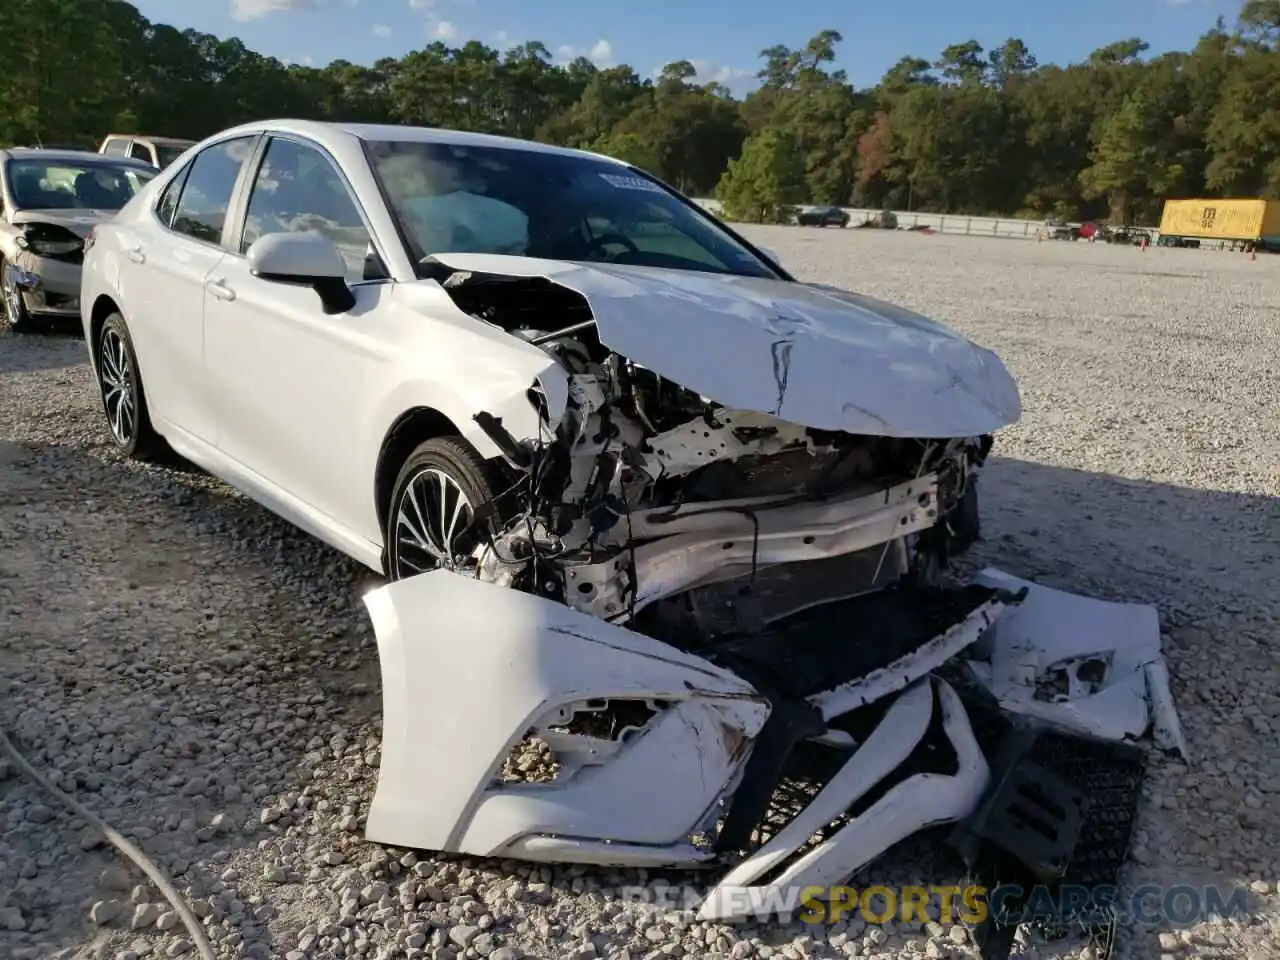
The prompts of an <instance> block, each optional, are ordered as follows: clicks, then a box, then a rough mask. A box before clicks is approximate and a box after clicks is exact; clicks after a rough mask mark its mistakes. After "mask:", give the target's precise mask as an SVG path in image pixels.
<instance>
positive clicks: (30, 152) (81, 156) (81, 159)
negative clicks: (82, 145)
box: [0, 147, 155, 170]
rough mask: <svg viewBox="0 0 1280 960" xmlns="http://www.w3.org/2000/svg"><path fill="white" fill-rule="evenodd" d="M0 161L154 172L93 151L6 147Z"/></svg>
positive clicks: (140, 163)
mask: <svg viewBox="0 0 1280 960" xmlns="http://www.w3.org/2000/svg"><path fill="white" fill-rule="evenodd" d="M0 159H7V160H32V159H34V160H49V161H54V160H65V161H67V162H69V163H123V164H126V165H127V166H131V167H136V168H138V169H139V170H154V169H155V168H154V167H152V166H151V164H149V163H144V162H143V161H141V160H133V159H131V158H129V157H106V156H103V155H102V154H100V153H98V152H97V151H95V150H51V149H46V148H44V147H7V148H3V149H0Z"/></svg>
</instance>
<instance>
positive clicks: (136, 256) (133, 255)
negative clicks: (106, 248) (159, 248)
mask: <svg viewBox="0 0 1280 960" xmlns="http://www.w3.org/2000/svg"><path fill="white" fill-rule="evenodd" d="M129 259H130V260H132V261H133V262H134V263H146V262H147V255H146V254H145V253H143V252H142V247H141V245H139V246H136V247H134V248H133V249H132V250H130V251H129Z"/></svg>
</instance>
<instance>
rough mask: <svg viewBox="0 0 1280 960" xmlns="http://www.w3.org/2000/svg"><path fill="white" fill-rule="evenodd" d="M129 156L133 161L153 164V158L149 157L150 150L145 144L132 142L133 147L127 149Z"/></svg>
mask: <svg viewBox="0 0 1280 960" xmlns="http://www.w3.org/2000/svg"><path fill="white" fill-rule="evenodd" d="M129 156H131V157H133V159H135V160H142V161H143V162H144V163H155V162H156V160H155V157H153V156H151V148H150V147H149V146H147V144H145V143H139V142H138V141H136V140H135V141H134V142H133V146H131V147H130V148H129Z"/></svg>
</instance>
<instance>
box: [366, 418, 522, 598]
mask: <svg viewBox="0 0 1280 960" xmlns="http://www.w3.org/2000/svg"><path fill="white" fill-rule="evenodd" d="M503 489H504V485H503V483H502V477H501V475H500V473H499V471H498V470H497V469H496V468H495V467H494V466H493V464H490V463H487V462H486V461H485V460H484V458H483V457H481V456H480V454H479V453H478V452H477V451H476V449H475V448H474V447H473V446H471V444H469V443H467V441H465V440H463V439H462V438H461V437H434V438H432V439H430V440H427V441H425V442H424V443H420V444H418V446H417V447H415V448H414V450H413V452H412V453H410V454H409V456H408V458H407V459H406V460H405V462H404V465H403V466H401V468H400V473H399V474H398V475H397V477H396V483H395V486H394V487H393V488H392V492H391V501H390V502H389V503H388V505H387V519H386V528H385V530H384V532H383V543H385V544H386V566H387V570H386V573H387V577H388V578H389V579H391V580H403V579H405V578H406V577H412V576H415V575H417V574H419V573H425V572H426V571H428V570H435V569H456V568H457V567H458V566H459V565H461V564H462V563H464V562H465V560H466V559H467V558H469V557H470V556H471V554H472V553H473V552H474V551H475V549H476V548H477V547H479V546H480V545H481V544H482V543H483V542H484V541H485V540H486V539H488V538H489V537H491V536H496V535H497V533H498V532H499V530H500V529H501V527H502V523H501V517H500V516H499V511H498V510H493V512H492V514H491V515H490V516H489V518H488V519H487V520H483V519H482V520H481V521H480V522H479V523H474V521H475V517H476V511H477V510H478V509H479V508H480V507H482V506H484V505H486V504H489V503H491V502H492V501H493V500H494V498H495V497H496V496H497V495H498V494H499V493H500V492H501V491H502V490H503ZM486 509H491V510H492V509H493V508H486Z"/></svg>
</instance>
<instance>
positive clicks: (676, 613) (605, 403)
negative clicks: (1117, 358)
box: [444, 273, 992, 646]
mask: <svg viewBox="0 0 1280 960" xmlns="http://www.w3.org/2000/svg"><path fill="white" fill-rule="evenodd" d="M444 285H445V287H446V289H448V290H449V292H450V295H451V296H452V297H453V298H454V300H455V302H456V303H458V305H459V306H460V307H462V308H463V309H464V310H466V311H467V312H468V313H471V314H472V315H473V316H476V317H478V318H480V319H483V320H485V321H486V322H489V323H493V324H496V325H498V326H499V327H501V328H502V329H504V330H505V331H507V332H509V333H511V334H513V335H515V336H519V337H522V338H524V339H526V340H528V341H529V342H530V343H533V344H536V345H537V346H539V347H540V348H541V349H543V350H545V351H547V352H548V353H549V354H551V355H552V356H553V357H554V358H555V359H556V360H557V362H558V363H559V365H560V366H561V367H562V368H563V369H564V371H565V372H566V375H567V377H568V404H567V407H566V409H565V412H564V414H563V416H561V417H559V419H558V422H555V423H554V424H553V423H552V422H551V418H550V417H549V416H548V414H547V411H548V404H547V399H546V397H545V396H543V395H542V392H541V390H540V388H539V387H537V386H536V385H535V386H534V387H533V388H531V390H530V401H531V402H532V403H534V404H535V405H537V406H538V407H539V409H540V411H541V412H542V414H543V421H544V423H545V424H546V432H545V435H544V436H542V437H540V438H538V439H537V440H536V441H528V440H523V441H522V440H517V439H516V438H514V437H512V436H510V434H508V433H507V432H506V431H505V429H504V427H503V425H502V423H501V422H500V421H499V420H497V419H496V418H493V417H491V416H488V415H486V414H481V415H480V416H479V417H477V422H478V423H479V425H480V427H481V428H482V429H483V430H484V431H485V432H486V433H487V434H488V435H489V436H490V437H491V438H492V439H493V440H494V442H495V443H496V444H497V445H498V446H499V448H500V449H502V450H503V451H504V455H505V459H506V461H507V464H508V466H509V467H510V468H511V469H512V470H513V471H515V473H516V474H517V476H518V479H517V481H516V483H515V486H514V489H513V490H512V491H511V492H510V493H509V494H508V495H507V496H506V498H505V500H504V502H502V503H498V504H495V510H494V511H493V516H492V517H486V518H482V519H487V520H489V522H490V523H491V529H492V536H491V538H489V539H488V541H487V542H485V543H483V544H482V545H479V546H477V547H476V548H475V550H474V553H473V555H472V557H471V558H470V559H471V563H472V566H473V569H474V572H475V574H476V576H477V577H478V578H479V579H481V580H485V581H488V582H491V583H495V584H500V585H503V586H509V587H514V588H516V589H519V590H523V591H525V592H529V593H534V594H537V595H539V596H543V597H547V598H550V599H554V600H558V601H560V602H563V603H565V604H567V605H568V606H570V607H571V608H573V609H576V610H579V611H582V612H584V613H587V614H590V615H592V616H596V617H600V618H602V619H607V620H610V621H612V622H615V623H623V622H635V624H636V626H637V627H640V628H641V629H644V630H645V631H646V632H649V633H651V634H653V635H660V636H662V637H663V639H667V640H669V641H671V640H673V638H674V637H676V636H680V637H684V638H685V640H686V642H685V643H682V644H681V645H682V646H688V645H690V644H693V643H695V642H696V638H706V637H714V636H715V635H717V634H718V633H726V632H739V631H742V630H751V629H755V630H759V629H761V628H763V626H764V625H765V624H766V623H768V622H771V621H773V620H776V619H777V618H779V617H782V616H786V615H788V614H790V613H793V612H796V611H797V610H800V609H804V608H806V607H808V606H811V605H813V604H814V603H816V602H822V601H826V600H834V599H841V598H846V597H851V596H855V595H857V594H860V593H865V592H867V591H869V590H872V589H875V588H877V587H883V586H886V585H888V584H892V583H895V582H897V581H899V580H900V579H901V578H903V577H904V576H908V575H909V576H911V577H913V578H915V579H916V580H917V581H918V582H921V583H931V582H933V580H934V578H935V577H936V574H937V572H938V570H939V569H940V568H941V567H942V566H943V564H944V563H945V560H946V558H947V556H948V555H949V554H951V553H954V552H958V551H959V550H962V549H963V548H964V547H965V546H967V545H968V541H969V540H971V539H972V537H973V535H974V532H975V531H974V526H975V524H976V513H975V511H976V499H975V498H976V487H975V483H976V478H977V473H978V470H979V468H980V467H981V465H982V463H983V461H984V460H985V458H986V456H987V454H988V452H989V451H990V449H991V444H992V438H991V437H990V436H989V435H988V436H981V437H968V438H958V439H957V438H919V439H903V438H898V437H881V436H864V435H855V434H849V433H842V432H836V431H824V430H814V429H810V428H806V427H804V426H800V425H797V424H793V423H788V422H786V421H784V420H781V419H778V418H777V417H774V416H772V415H770V414H768V413H761V412H756V411H750V410H735V409H729V408H726V407H724V406H721V405H719V404H717V403H715V402H713V401H712V400H709V399H708V398H706V397H702V396H699V395H698V394H697V393H695V392H693V391H690V390H687V389H685V388H683V387H681V386H680V385H678V384H675V383H673V382H671V381H670V380H667V379H665V378H664V377H662V376H660V375H659V374H657V373H655V372H653V371H652V370H649V369H646V368H644V367H642V366H640V365H638V364H635V363H633V362H631V361H629V360H628V359H626V358H624V357H621V356H619V355H618V354H616V353H613V352H612V351H610V350H608V349H607V348H605V347H604V346H602V345H601V344H600V341H599V339H598V337H597V336H596V331H595V325H594V323H593V321H592V319H591V314H590V311H589V309H588V307H587V304H586V302H585V300H584V299H583V298H582V297H581V296H580V295H578V294H576V293H575V292H573V291H571V290H568V289H566V288H564V287H560V286H558V285H556V284H553V283H549V282H548V281H545V280H530V279H524V278H520V279H512V278H500V277H485V276H477V275H475V274H465V273H453V274H451V275H449V276H448V277H447V279H446V280H445V282H444ZM549 318H554V319H557V320H559V321H560V322H559V324H558V327H556V328H553V329H547V327H548V326H551V324H549V323H548V319H549ZM774 360H775V363H774V372H775V379H776V380H777V388H778V406H779V408H780V407H781V405H782V401H783V398H784V395H785V392H786V390H787V386H788V383H787V381H788V345H787V343H786V341H785V340H780V341H779V343H778V345H777V348H776V349H775V357H774ZM708 362H709V363H714V362H715V360H714V358H708ZM966 495H968V496H967V497H966ZM962 508H967V510H965V509H962ZM962 514H965V515H963V516H962ZM807 565H815V566H814V569H813V572H812V574H806V572H805V568H806V567H807ZM783 584H785V587H786V589H782V585H783ZM642 614H643V615H644V616H643V620H641V619H639V618H640V617H641V615H642Z"/></svg>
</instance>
